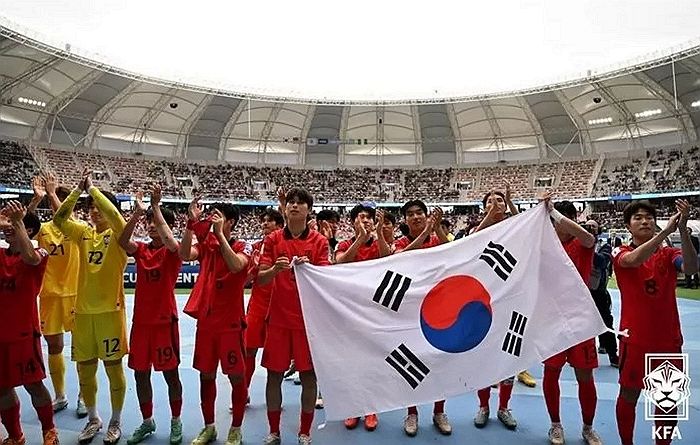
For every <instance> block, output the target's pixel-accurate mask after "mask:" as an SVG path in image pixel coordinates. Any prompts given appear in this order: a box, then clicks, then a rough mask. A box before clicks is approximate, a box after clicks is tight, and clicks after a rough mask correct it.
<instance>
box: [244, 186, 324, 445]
mask: <svg viewBox="0 0 700 445" xmlns="http://www.w3.org/2000/svg"><path fill="white" fill-rule="evenodd" d="M312 208H313V197H312V196H311V194H310V193H309V192H307V191H306V190H304V189H301V188H292V189H290V190H288V191H287V196H286V207H285V213H286V220H287V225H286V226H285V228H284V229H282V230H277V231H276V232H272V233H271V234H269V235H268V236H267V237H266V238H265V242H264V244H263V252H262V257H261V258H260V273H259V274H258V283H259V284H260V285H266V284H269V283H273V291H272V299H271V301H270V311H269V316H268V327H267V337H266V339H265V349H264V351H263V358H262V365H263V366H264V367H265V368H266V369H267V387H266V389H265V398H266V401H267V418H268V422H269V424H270V434H269V435H268V436H267V437H266V438H265V440H264V443H265V444H266V445H279V444H280V443H281V439H280V417H281V409H282V380H283V378H284V372H285V371H287V369H289V365H290V363H291V361H292V359H293V360H294V364H295V366H296V369H297V370H298V371H299V376H300V378H301V416H300V426H299V434H298V437H297V440H298V443H299V444H300V445H308V444H310V443H311V424H312V422H313V419H314V408H315V401H316V395H317V387H316V374H315V373H314V367H313V363H312V361H311V352H310V350H309V342H308V339H307V337H306V330H305V328H304V317H303V314H302V312H301V302H300V301H299V293H298V291H297V286H296V282H295V278H294V273H293V271H292V269H291V267H292V264H291V262H292V259H293V258H294V257H297V258H296V262H297V264H298V263H308V262H310V263H311V264H315V265H320V266H327V265H330V260H329V252H328V239H327V238H326V237H324V236H323V235H322V234H321V233H319V232H317V231H314V230H311V229H309V228H308V227H307V225H306V217H307V215H308V214H309V211H310V210H311V209H312Z"/></svg>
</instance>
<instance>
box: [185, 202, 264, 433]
mask: <svg viewBox="0 0 700 445" xmlns="http://www.w3.org/2000/svg"><path fill="white" fill-rule="evenodd" d="M201 216H202V209H201V207H200V205H199V199H198V198H195V199H194V200H193V201H192V203H190V206H189V209H188V217H189V220H188V222H187V229H186V230H185V234H184V236H183V237H182V242H181V244H180V257H181V258H182V259H183V260H185V261H192V260H198V261H199V264H200V268H199V276H198V277H197V282H196V283H195V286H194V289H193V290H192V294H190V298H189V300H188V301H187V305H186V306H185V313H187V314H188V315H191V316H193V317H194V318H196V319H197V333H196V336H195V347H194V368H195V369H197V370H198V371H199V382H200V397H201V401H202V414H203V417H204V428H203V429H202V431H201V432H200V433H199V435H198V436H197V437H196V438H195V439H194V440H193V441H192V444H193V445H205V444H207V443H209V442H212V441H213V440H215V439H216V427H215V426H214V406H215V403H216V370H217V367H218V366H219V364H221V370H222V372H223V373H224V374H225V375H227V376H228V379H229V381H230V382H231V401H232V416H231V417H232V419H231V428H230V430H229V433H228V438H227V440H226V445H240V444H241V442H242V441H243V436H242V433H241V425H242V424H243V415H244V413H245V405H246V400H247V398H248V390H247V388H246V382H245V347H244V339H243V329H244V327H245V312H244V310H243V287H244V285H245V282H246V279H247V277H248V262H249V258H250V255H251V254H252V247H251V245H250V244H249V243H247V242H245V241H241V240H236V239H234V238H232V237H231V231H232V230H233V228H234V227H235V225H236V223H237V222H238V220H239V219H240V212H239V210H238V207H236V206H234V205H233V204H228V203H216V204H212V206H211V207H210V212H209V216H208V218H207V219H204V220H201ZM193 234H194V235H195V236H196V237H197V241H198V244H196V245H194V246H193V245H192V235H193Z"/></svg>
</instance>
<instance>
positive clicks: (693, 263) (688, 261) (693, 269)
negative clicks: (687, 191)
mask: <svg viewBox="0 0 700 445" xmlns="http://www.w3.org/2000/svg"><path fill="white" fill-rule="evenodd" d="M676 209H677V210H678V212H679V213H680V214H681V217H680V218H679V220H678V231H679V232H680V234H681V253H682V254H683V267H682V270H681V272H683V273H684V274H686V275H695V274H696V273H698V253H697V252H696V251H695V246H693V241H692V240H691V239H690V233H688V218H689V217H690V203H689V202H688V201H686V200H685V199H679V200H677V201H676Z"/></svg>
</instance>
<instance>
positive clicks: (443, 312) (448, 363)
mask: <svg viewBox="0 0 700 445" xmlns="http://www.w3.org/2000/svg"><path fill="white" fill-rule="evenodd" d="M295 275H296V281H297V286H298V288H299V293H300V296H301V302H302V309H303V312H304V320H305V323H306V332H307V335H308V338H309V344H310V347H311V354H312V357H313V361H314V368H315V370H316V374H317V376H318V381H319V388H320V389H321V392H322V393H323V400H324V404H325V410H326V418H327V420H341V419H344V418H347V417H356V416H361V415H364V414H368V413H378V412H384V411H389V410H393V409H398V408H403V407H407V406H410V405H416V404H421V403H428V402H433V401H436V400H442V399H447V398H449V397H452V396H456V395H459V394H462V393H465V392H469V391H473V390H477V389H480V388H484V387H487V386H489V385H491V384H492V383H496V382H498V381H500V380H502V379H505V378H508V377H510V376H512V375H514V374H516V373H517V372H519V371H521V370H523V369H527V368H529V367H531V366H532V365H534V364H536V363H539V362H542V361H543V360H545V359H546V358H548V357H551V356H552V355H554V354H556V353H558V352H560V351H563V350H565V349H567V348H569V347H571V346H574V345H576V344H578V343H580V342H581V341H584V340H587V339H590V338H592V337H595V336H596V335H598V334H600V333H602V332H604V331H605V325H604V323H603V320H602V319H601V317H600V315H599V313H598V311H597V310H596V307H595V304H594V302H593V299H592V298H591V295H590V292H589V290H588V288H587V287H586V285H585V284H584V282H583V280H582V279H581V276H580V274H579V273H578V271H577V270H576V268H575V266H574V264H573V263H572V262H571V260H570V259H569V257H568V256H567V254H566V252H565V251H564V249H563V247H562V245H561V242H560V241H559V239H558V238H557V236H556V233H555V231H554V228H553V227H552V224H551V222H550V218H549V215H548V213H547V210H546V208H545V207H544V205H539V206H537V207H535V208H534V209H531V210H529V211H527V212H524V213H521V214H519V215H516V216H514V217H512V218H508V219H507V220H506V221H503V222H501V223H499V224H496V225H494V226H492V227H490V228H488V229H486V230H483V231H480V232H478V233H475V234H473V235H470V236H469V237H467V238H463V239H460V240H458V241H454V242H451V243H447V244H443V245H440V246H437V247H432V248H430V249H423V250H416V251H410V252H405V253H401V254H397V255H392V256H389V257H385V258H380V259H377V260H372V261H364V262H359V263H351V264H339V265H334V266H330V267H328V266H327V267H319V266H313V265H309V264H303V265H299V266H295Z"/></svg>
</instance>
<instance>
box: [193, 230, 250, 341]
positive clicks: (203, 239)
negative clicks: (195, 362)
mask: <svg viewBox="0 0 700 445" xmlns="http://www.w3.org/2000/svg"><path fill="white" fill-rule="evenodd" d="M199 224H206V225H209V222H207V221H201V222H199V223H197V225H199ZM195 233H197V237H198V238H199V243H198V244H197V250H198V252H199V257H198V260H199V276H198V277H197V282H196V283H195V285H194V289H192V293H191V294H190V298H189V299H188V300H187V304H186V305H185V309H184V312H185V313H186V314H188V315H191V316H192V317H194V318H196V319H197V328H200V327H205V328H209V329H242V327H243V321H244V316H245V312H244V310H243V288H244V286H245V283H246V280H247V278H248V269H243V270H241V271H239V272H236V273H233V272H231V271H230V270H229V268H228V266H227V265H226V261H224V257H223V255H222V254H221V251H220V244H219V241H218V240H217V239H216V235H214V234H213V233H211V232H205V231H202V230H197V229H195ZM229 243H230V245H231V249H233V251H234V252H235V253H242V254H244V255H245V256H246V257H250V255H251V253H252V247H251V245H250V243H247V242H245V241H240V240H231V241H229Z"/></svg>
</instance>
